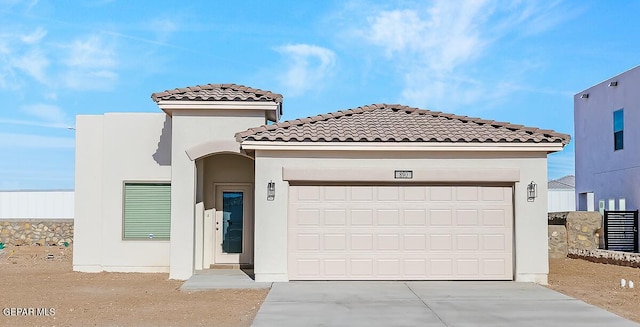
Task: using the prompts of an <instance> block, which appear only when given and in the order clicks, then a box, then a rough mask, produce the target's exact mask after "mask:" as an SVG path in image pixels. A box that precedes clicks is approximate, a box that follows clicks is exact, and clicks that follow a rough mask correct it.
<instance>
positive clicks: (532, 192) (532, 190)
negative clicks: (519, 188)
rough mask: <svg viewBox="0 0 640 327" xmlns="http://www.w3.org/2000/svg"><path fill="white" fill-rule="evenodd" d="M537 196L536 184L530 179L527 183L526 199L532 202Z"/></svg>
mask: <svg viewBox="0 0 640 327" xmlns="http://www.w3.org/2000/svg"><path fill="white" fill-rule="evenodd" d="M536 197H538V185H536V183H534V182H533V181H531V183H529V185H527V201H529V202H533V201H535V200H536Z"/></svg>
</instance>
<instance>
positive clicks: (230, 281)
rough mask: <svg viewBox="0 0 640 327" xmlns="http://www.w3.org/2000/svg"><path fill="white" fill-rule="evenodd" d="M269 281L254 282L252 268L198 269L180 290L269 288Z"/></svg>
mask: <svg viewBox="0 0 640 327" xmlns="http://www.w3.org/2000/svg"><path fill="white" fill-rule="evenodd" d="M270 287H271V283H256V282H255V281H254V280H253V271H252V270H239V269H207V270H198V271H196V273H195V275H193V276H191V278H189V279H188V280H187V281H186V282H184V284H182V286H181V287H180V290H182V291H205V290H215V289H225V288H226V289H228V288H270Z"/></svg>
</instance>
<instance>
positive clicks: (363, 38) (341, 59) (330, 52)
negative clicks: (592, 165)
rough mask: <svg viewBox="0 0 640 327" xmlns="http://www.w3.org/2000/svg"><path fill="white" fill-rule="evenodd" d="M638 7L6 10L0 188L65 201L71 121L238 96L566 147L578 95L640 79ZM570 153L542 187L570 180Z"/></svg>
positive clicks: (298, 4)
mask: <svg viewBox="0 0 640 327" xmlns="http://www.w3.org/2000/svg"><path fill="white" fill-rule="evenodd" d="M638 12H640V2H638V1H615V2H614V1H489V0H487V1H448V0H441V1H424V0H423V1H396V2H390V1H275V0H274V1H236V2H219V1H115V0H114V1H107V0H93V1H92V0H87V1H37V0H31V1H20V0H0V189H5V190H6V189H72V188H73V186H74V184H73V183H74V182H73V179H74V177H73V175H74V142H75V140H74V137H75V135H74V131H73V130H70V129H68V127H70V126H71V127H72V126H73V125H74V121H75V116H76V115H79V114H102V113H105V112H122V111H135V112H158V111H159V109H158V108H157V106H156V105H155V104H154V102H153V101H152V100H151V99H150V95H151V93H153V92H158V91H163V90H166V89H173V88H176V87H185V86H192V85H197V84H206V83H237V84H244V85H247V86H252V87H257V88H262V89H267V90H271V91H273V92H277V93H281V94H283V95H284V97H285V100H284V112H285V114H284V117H283V118H284V119H292V118H298V117H306V116H310V115H315V114H320V113H326V112H331V111H336V110H339V109H347V108H353V107H357V106H361V105H366V104H371V103H382V102H385V103H401V104H406V105H412V106H417V107H421V108H425V109H432V110H437V111H444V112H449V113H455V114H459V115H469V116H474V117H482V118H485V119H493V120H498V121H509V122H512V123H517V124H524V125H527V126H534V127H540V128H545V129H554V130H556V131H559V132H564V133H570V134H573V97H572V96H573V94H575V93H578V92H579V91H581V90H583V89H586V88H587V87H589V86H591V85H593V84H596V83H598V82H600V81H602V80H604V79H606V78H608V77H610V76H613V75H616V74H618V73H620V72H623V71H625V70H627V69H629V68H631V67H634V66H636V65H638V64H639V63H640V62H639V60H638V58H639V57H638V54H639V53H640V38H638V34H639V33H638V32H640V22H638V19H637V13H638ZM573 166H574V164H573V145H569V146H568V147H567V148H565V150H564V151H562V152H560V153H557V154H552V155H550V157H549V177H550V178H557V177H561V176H563V175H565V174H571V173H573Z"/></svg>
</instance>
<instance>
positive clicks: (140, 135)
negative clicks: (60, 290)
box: [73, 113, 171, 272]
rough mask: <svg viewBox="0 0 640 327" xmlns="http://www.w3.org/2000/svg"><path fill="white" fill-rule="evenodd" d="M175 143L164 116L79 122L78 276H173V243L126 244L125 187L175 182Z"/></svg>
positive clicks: (85, 118)
mask: <svg viewBox="0 0 640 327" xmlns="http://www.w3.org/2000/svg"><path fill="white" fill-rule="evenodd" d="M170 140H171V122H170V119H169V118H168V117H167V116H166V115H164V114H123V113H113V114H105V115H103V116H78V118H77V121H76V180H75V182H76V186H75V188H76V192H75V194H76V199H75V212H76V217H75V233H76V234H75V240H74V257H73V267H74V270H76V271H86V272H97V271H143V272H167V271H168V270H169V241H158V240H149V241H146V240H145V241H124V240H122V212H123V206H122V201H123V183H124V182H125V181H140V182H144V181H150V182H154V181H167V182H168V181H170V180H171V167H170V165H169V164H170V161H169V159H170V155H171V142H170Z"/></svg>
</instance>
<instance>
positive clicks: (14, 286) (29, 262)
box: [0, 246, 640, 326]
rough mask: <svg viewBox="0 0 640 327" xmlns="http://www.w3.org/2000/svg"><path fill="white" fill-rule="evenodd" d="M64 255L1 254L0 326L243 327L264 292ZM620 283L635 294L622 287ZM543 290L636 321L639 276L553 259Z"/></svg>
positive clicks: (639, 272) (40, 250) (27, 250)
mask: <svg viewBox="0 0 640 327" xmlns="http://www.w3.org/2000/svg"><path fill="white" fill-rule="evenodd" d="M71 251H72V248H65V247H37V246H34V247H29V246H26V247H7V248H5V249H4V250H0V310H2V312H0V326H249V325H251V322H252V321H253V318H254V317H255V315H256V313H257V312H258V309H259V308H260V305H261V304H262V302H263V301H264V298H265V297H266V295H267V293H268V291H267V290H215V291H203V292H182V291H180V290H179V289H178V288H179V287H180V285H182V282H180V281H173V280H167V278H168V275H167V274H137V273H99V274H86V273H76V272H73V271H72V269H71V262H72V252H71ZM48 256H49V257H48ZM621 278H624V279H626V280H632V281H634V283H635V284H636V285H635V286H636V287H635V288H633V289H630V288H621V287H620V279H621ZM549 288H551V289H554V290H556V291H559V292H562V293H564V294H567V295H569V296H572V297H575V298H578V299H580V300H582V301H585V302H587V303H591V304H593V305H596V306H598V307H601V308H604V309H606V310H609V311H611V312H613V313H615V314H618V315H620V316H623V317H625V318H628V319H631V320H634V321H636V322H640V269H637V268H628V267H619V266H613V265H605V264H598V263H592V262H588V261H584V260H577V259H555V260H551V261H550V273H549ZM30 308H33V312H29V309H30ZM52 309H53V312H52V311H51V310H52ZM25 310H26V311H25ZM23 312H24V313H26V314H27V315H26V316H24V315H22V314H23ZM38 314H40V315H38ZM43 314H47V315H43Z"/></svg>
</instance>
